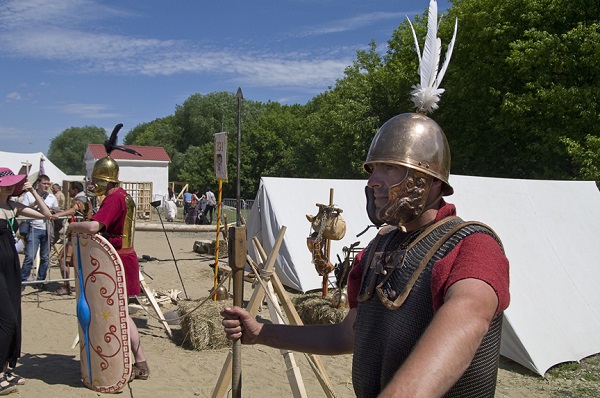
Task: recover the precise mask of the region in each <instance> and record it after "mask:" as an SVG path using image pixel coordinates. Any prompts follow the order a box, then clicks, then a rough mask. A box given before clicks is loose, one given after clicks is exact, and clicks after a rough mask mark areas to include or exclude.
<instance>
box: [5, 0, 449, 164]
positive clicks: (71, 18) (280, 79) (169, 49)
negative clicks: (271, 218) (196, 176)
mask: <svg viewBox="0 0 600 398" xmlns="http://www.w3.org/2000/svg"><path fill="white" fill-rule="evenodd" d="M428 4H429V0H407V1H399V0H396V1H392V0H264V1H261V0H258V1H248V0H246V1H243V0H231V1H227V0H221V1H199V0H120V1H101V0H52V1H49V0H0V71H1V73H0V137H2V139H1V142H2V145H1V146H0V150H1V151H8V152H38V151H41V152H44V153H47V150H48V146H49V145H50V141H51V140H52V138H54V137H55V136H57V135H58V134H60V133H61V132H62V131H64V130H65V129H67V128H69V127H82V126H87V125H92V126H98V127H103V128H105V129H106V130H107V131H108V132H109V133H110V131H111V130H112V127H113V126H114V125H115V124H117V123H123V124H124V128H123V130H122V133H121V136H122V137H121V140H122V138H123V136H125V134H126V133H127V132H128V131H129V130H130V129H132V128H133V127H135V126H136V125H138V124H140V123H144V122H149V121H152V120H154V119H156V118H160V117H165V116H167V115H171V114H173V113H174V111H175V107H176V105H179V104H182V103H183V102H184V101H185V100H186V99H187V98H188V97H189V96H190V95H191V94H194V93H201V94H207V93H211V92H215V91H230V92H235V91H236V90H237V88H238V87H241V88H242V91H243V93H244V97H245V98H246V99H251V100H255V101H263V102H266V101H269V100H272V101H278V102H280V103H282V104H293V103H300V104H304V103H306V102H307V101H308V100H310V99H311V98H313V97H314V96H315V95H317V94H318V93H320V92H323V91H325V90H326V89H327V88H328V87H330V86H333V85H334V84H335V81H336V79H338V78H340V77H342V76H343V70H344V68H345V67H346V66H347V65H350V64H351V63H352V61H353V60H354V59H355V54H356V50H358V49H365V48H368V44H369V42H370V41H371V39H374V40H375V41H376V42H377V44H378V45H379V46H380V48H381V49H382V50H383V49H384V46H385V44H386V42H387V40H388V39H389V38H390V37H391V35H392V32H393V30H394V29H395V28H396V27H397V26H398V24H399V23H400V22H401V21H402V20H403V19H404V18H405V17H406V16H408V17H410V18H413V17H414V15H415V14H421V13H422V12H423V11H424V10H425V8H426V7H427V5H428ZM447 6H448V2H447V1H445V0H440V2H439V8H440V12H441V10H442V9H445V8H446V7H447ZM415 56H416V54H415Z"/></svg>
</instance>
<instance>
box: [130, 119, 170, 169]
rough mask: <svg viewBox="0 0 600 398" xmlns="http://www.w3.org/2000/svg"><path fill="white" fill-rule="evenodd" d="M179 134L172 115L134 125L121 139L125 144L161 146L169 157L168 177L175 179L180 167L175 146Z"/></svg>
mask: <svg viewBox="0 0 600 398" xmlns="http://www.w3.org/2000/svg"><path fill="white" fill-rule="evenodd" d="M180 135H181V129H180V128H179V127H178V126H177V125H176V124H175V118H174V116H172V115H171V116H167V117H164V118H160V119H155V120H153V121H151V122H148V123H142V124H138V125H137V126H135V127H134V128H133V129H131V131H130V132H129V133H127V135H126V136H125V139H124V140H123V142H124V144H125V145H141V146H161V147H163V148H164V149H165V151H166V152H167V154H168V155H169V157H170V158H171V164H170V165H169V179H170V180H171V181H173V180H177V171H178V170H179V168H180V167H181V163H180V161H181V156H179V155H181V153H180V152H179V151H178V150H177V148H176V142H177V141H178V140H179V136H180Z"/></svg>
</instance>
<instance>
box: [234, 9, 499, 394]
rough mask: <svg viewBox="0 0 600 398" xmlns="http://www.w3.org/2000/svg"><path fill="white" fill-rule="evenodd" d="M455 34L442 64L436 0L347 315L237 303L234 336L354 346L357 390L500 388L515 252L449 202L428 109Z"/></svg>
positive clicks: (351, 281) (376, 186) (377, 167)
mask: <svg viewBox="0 0 600 398" xmlns="http://www.w3.org/2000/svg"><path fill="white" fill-rule="evenodd" d="M411 26H412V25H411ZM455 37H456V29H455V33H454V37H453V38H452V41H451V42H450V45H449V46H448V53H447V55H446V59H445V61H444V64H443V65H442V66H441V68H439V69H438V60H439V59H438V58H439V46H440V40H439V39H438V38H437V3H436V1H435V0H431V2H430V5H429V15H428V34H427V39H426V40H425V45H424V50H423V55H422V56H421V55H420V54H419V61H420V62H419V65H420V70H419V72H420V73H419V74H420V76H421V82H420V84H419V85H416V86H415V87H414V91H413V92H412V95H413V101H414V102H415V105H416V106H417V113H404V114H401V115H398V116H395V117H393V118H392V119H390V120H388V121H387V122H386V123H385V124H384V125H383V126H381V128H380V129H379V131H378V132H377V133H376V135H375V137H374V138H373V141H372V143H371V147H370V149H369V152H368V155H367V159H366V161H365V164H364V165H365V168H366V170H367V171H368V172H369V174H370V176H369V180H368V183H367V187H366V196H367V213H368V214H369V217H370V218H371V220H372V221H373V223H375V224H376V225H377V226H383V228H381V230H380V231H379V233H378V234H377V236H376V237H375V238H374V239H373V240H372V241H371V242H370V243H369V244H368V245H367V247H366V248H365V249H364V250H363V251H362V252H361V253H359V254H358V255H357V256H356V257H355V261H354V264H353V267H352V270H351V271H350V274H349V277H348V301H349V306H350V310H349V312H348V314H347V316H346V317H345V319H344V320H343V321H342V322H341V323H338V324H334V325H309V326H289V325H275V324H263V323H258V322H257V321H256V320H255V319H254V318H253V317H252V316H250V314H248V312H246V311H244V310H242V309H240V308H237V307H227V308H225V309H224V310H223V311H222V315H223V318H224V319H223V322H222V323H223V326H224V330H225V333H226V335H227V337H228V338H229V339H230V340H237V339H241V340H242V343H245V344H259V343H260V344H267V345H270V346H272V347H276V348H280V349H290V350H294V351H303V352H310V353H315V354H324V355H332V354H346V353H352V354H353V364H352V384H353V387H354V391H355V393H356V396H357V397H368V398H370V397H384V398H385V397H441V396H445V397H492V396H494V392H495V385H496V377H497V370H498V356H499V349H500V337H501V328H502V318H503V311H504V309H505V308H506V307H507V306H508V303H509V300H510V299H509V291H508V260H507V259H506V257H505V255H504V252H503V249H502V246H501V243H500V241H499V239H498V238H497V236H496V234H495V233H494V232H493V231H492V230H491V229H490V228H489V227H487V226H485V225H483V224H481V223H478V222H465V221H463V220H461V219H460V218H458V217H456V215H455V214H456V208H455V207H454V205H452V204H449V203H446V202H445V201H444V200H443V196H444V195H451V194H452V193H453V189H452V186H451V185H450V183H449V173H450V150H449V147H448V142H447V140H446V137H445V135H444V133H443V131H442V129H441V128H440V126H438V124H437V123H436V122H435V121H433V120H432V119H431V118H429V117H428V116H427V113H429V112H431V111H433V110H434V109H435V108H437V102H438V100H439V96H440V94H441V93H442V92H443V89H441V88H439V84H440V82H441V80H442V76H443V74H444V72H445V71H446V67H447V65H448V60H449V58H450V53H451V51H452V47H453V44H454V40H455ZM415 41H416V34H415ZM416 44H417V45H416V47H417V50H418V52H420V51H419V44H418V43H416Z"/></svg>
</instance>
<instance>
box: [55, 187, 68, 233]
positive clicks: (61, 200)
mask: <svg viewBox="0 0 600 398" xmlns="http://www.w3.org/2000/svg"><path fill="white" fill-rule="evenodd" d="M52 193H53V194H54V196H55V197H56V201H57V202H58V208H59V209H60V211H63V210H64V209H65V208H66V207H67V200H66V199H65V194H64V193H62V191H61V189H60V185H58V184H56V183H54V184H52ZM53 220H54V234H53V235H52V244H55V243H57V242H58V241H59V240H60V239H61V236H60V230H61V229H62V227H63V220H59V219H56V218H53Z"/></svg>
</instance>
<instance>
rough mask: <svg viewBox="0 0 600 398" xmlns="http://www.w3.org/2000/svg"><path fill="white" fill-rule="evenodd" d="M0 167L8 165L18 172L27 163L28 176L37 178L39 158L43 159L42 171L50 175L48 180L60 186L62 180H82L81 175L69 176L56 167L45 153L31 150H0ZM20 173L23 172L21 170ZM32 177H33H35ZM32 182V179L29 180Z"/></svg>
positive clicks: (14, 171)
mask: <svg viewBox="0 0 600 398" xmlns="http://www.w3.org/2000/svg"><path fill="white" fill-rule="evenodd" d="M0 159H1V160H0V167H8V168H9V169H11V170H12V172H13V173H15V174H19V170H21V168H22V167H24V166H26V165H28V168H29V174H28V176H29V177H30V178H31V177H32V176H33V177H35V178H37V175H38V174H39V171H40V159H44V163H43V167H44V173H46V175H47V176H48V177H50V181H52V182H53V183H57V184H59V185H61V186H62V182H63V180H67V181H75V180H76V181H82V180H83V176H69V175H67V174H65V173H63V171H62V170H61V169H59V168H58V167H56V166H55V165H54V163H52V162H51V161H50V160H48V158H47V157H46V155H44V154H43V153H42V152H33V153H16V152H0ZM22 174H25V172H23V173H22ZM35 178H34V179H35ZM30 182H31V183H33V181H30Z"/></svg>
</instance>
